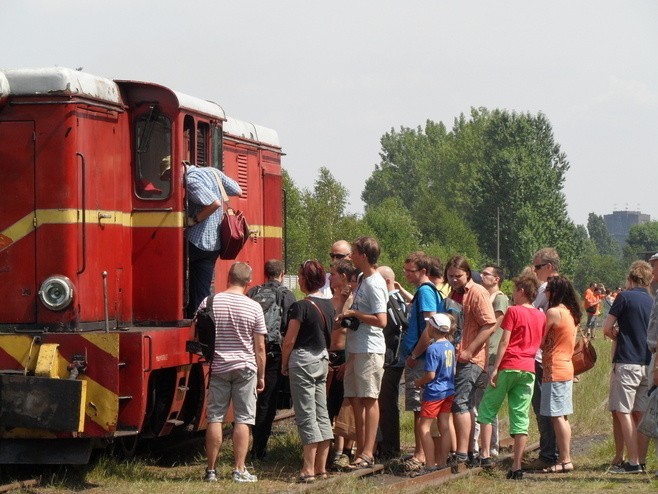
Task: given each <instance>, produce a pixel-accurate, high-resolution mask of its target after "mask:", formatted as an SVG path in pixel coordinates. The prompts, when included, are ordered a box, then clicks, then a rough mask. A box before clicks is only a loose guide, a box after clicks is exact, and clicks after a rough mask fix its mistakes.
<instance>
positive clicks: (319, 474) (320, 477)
mask: <svg viewBox="0 0 658 494" xmlns="http://www.w3.org/2000/svg"><path fill="white" fill-rule="evenodd" d="M315 478H316V479H317V480H327V479H328V478H329V475H328V474H327V472H316V473H315Z"/></svg>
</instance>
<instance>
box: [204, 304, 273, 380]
mask: <svg viewBox="0 0 658 494" xmlns="http://www.w3.org/2000/svg"><path fill="white" fill-rule="evenodd" d="M207 300H208V299H207V298H206V299H204V300H203V302H201V304H200V305H199V308H203V307H205V306H206V301H207ZM213 313H214V315H215V327H216V328H217V329H216V336H215V358H214V359H213V361H212V369H211V372H212V374H217V373H221V372H229V371H232V370H238V369H251V370H253V371H257V370H258V367H257V365H256V353H255V350H254V336H255V335H256V334H263V335H267V328H266V327H265V318H264V317H263V309H262V308H261V306H260V304H259V303H258V302H255V301H253V300H251V299H250V298H249V297H247V296H246V295H242V294H237V293H227V292H222V293H218V294H216V295H215V298H213Z"/></svg>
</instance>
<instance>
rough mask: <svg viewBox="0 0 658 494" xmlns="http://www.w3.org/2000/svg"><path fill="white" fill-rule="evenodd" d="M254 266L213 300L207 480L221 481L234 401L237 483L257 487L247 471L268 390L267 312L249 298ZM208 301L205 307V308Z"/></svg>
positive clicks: (231, 278) (238, 272)
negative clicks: (252, 429)
mask: <svg viewBox="0 0 658 494" xmlns="http://www.w3.org/2000/svg"><path fill="white" fill-rule="evenodd" d="M250 281H251V267H250V266H249V265H248V264H245V263H242V262H236V263H234V264H233V265H232V266H231V269H230V270H229V274H228V288H227V289H226V290H225V291H223V292H221V293H218V294H216V295H215V297H214V298H213V301H212V302H213V313H214V316H215V328H216V329H215V331H216V336H215V356H214V358H213V361H212V364H211V374H210V387H209V391H208V407H207V421H208V427H207V429H206V453H207V454H208V467H207V469H206V477H205V480H206V481H210V482H212V481H216V480H217V478H216V475H215V463H216V462H217V456H218V455H219V450H220V448H221V445H222V425H223V423H224V422H225V421H226V419H227V412H228V408H229V403H230V402H233V414H234V426H233V456H234V459H235V469H234V470H233V480H234V481H236V482H256V480H257V478H256V476H255V475H253V474H251V473H249V472H248V471H247V469H246V467H245V459H246V457H247V450H248V448H249V426H250V425H254V422H255V418H256V394H257V393H260V392H261V391H262V390H263V389H264V388H265V377H264V374H265V336H266V335H267V329H266V327H265V319H264V317H263V309H262V308H261V306H260V304H258V302H255V301H254V300H251V299H250V298H249V297H247V296H246V295H245V293H244V292H245V290H246V288H247V285H248V284H249V282H250ZM207 300H208V299H205V300H204V301H203V302H201V306H200V307H205V304H206V302H207Z"/></svg>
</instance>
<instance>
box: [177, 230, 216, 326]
mask: <svg viewBox="0 0 658 494" xmlns="http://www.w3.org/2000/svg"><path fill="white" fill-rule="evenodd" d="M187 249H188V255H189V258H190V283H189V302H188V304H187V309H186V310H185V317H187V318H188V319H192V318H193V317H194V313H195V312H196V310H197V309H198V308H199V304H200V303H201V301H202V300H203V299H204V298H206V297H207V296H208V295H210V285H211V284H212V277H213V275H214V274H215V263H216V262H217V258H218V257H219V251H207V250H201V249H199V248H198V247H197V246H195V245H194V244H192V243H191V242H188V243H187Z"/></svg>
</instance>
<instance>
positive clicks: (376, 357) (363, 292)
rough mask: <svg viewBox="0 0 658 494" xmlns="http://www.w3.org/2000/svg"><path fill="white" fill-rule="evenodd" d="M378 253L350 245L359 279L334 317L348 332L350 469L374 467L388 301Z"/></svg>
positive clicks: (368, 241)
mask: <svg viewBox="0 0 658 494" xmlns="http://www.w3.org/2000/svg"><path fill="white" fill-rule="evenodd" d="M379 253H380V249H379V243H378V242H377V240H375V239H374V238H372V237H360V238H359V239H357V240H356V241H355V242H354V243H353V244H352V262H353V263H354V266H355V267H356V268H358V269H359V270H360V271H361V273H362V276H361V278H360V279H359V282H358V285H357V286H356V288H355V289H354V290H353V293H354V301H353V303H352V306H351V307H350V309H348V310H346V311H344V312H343V313H342V314H340V315H339V316H338V318H337V319H338V320H340V321H341V324H342V325H343V326H345V327H347V328H348V330H347V341H346V345H345V350H346V353H347V354H348V358H347V362H346V363H345V375H344V379H343V386H344V391H345V398H348V399H349V400H350V402H351V404H352V408H353V409H354V419H355V420H354V421H355V426H356V459H355V460H354V463H353V465H352V467H353V468H370V467H372V466H373V465H374V462H375V459H374V452H375V440H376V438H377V424H378V423H379V407H378V405H377V398H379V391H380V388H381V383H382V376H383V374H384V353H385V351H386V342H385V340H384V332H383V328H384V327H385V326H386V320H387V315H386V303H387V301H388V291H387V289H386V282H385V281H384V278H382V275H381V274H379V273H378V272H377V260H378V259H379Z"/></svg>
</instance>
